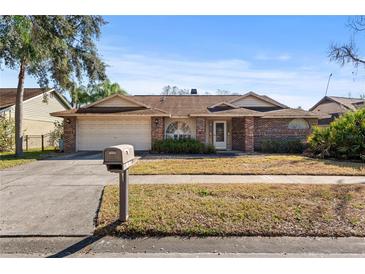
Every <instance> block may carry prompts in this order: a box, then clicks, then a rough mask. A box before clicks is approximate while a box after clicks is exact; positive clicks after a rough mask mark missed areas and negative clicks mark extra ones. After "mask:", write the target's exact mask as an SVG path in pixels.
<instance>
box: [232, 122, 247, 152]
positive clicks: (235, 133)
mask: <svg viewBox="0 0 365 274" xmlns="http://www.w3.org/2000/svg"><path fill="white" fill-rule="evenodd" d="M244 139H245V118H241V117H233V118H232V149H233V150H242V151H243V150H244V149H245V140H244Z"/></svg>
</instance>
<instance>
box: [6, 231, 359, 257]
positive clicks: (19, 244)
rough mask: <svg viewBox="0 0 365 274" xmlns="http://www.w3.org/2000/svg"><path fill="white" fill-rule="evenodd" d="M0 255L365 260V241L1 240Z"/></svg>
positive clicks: (309, 238)
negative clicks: (350, 258)
mask: <svg viewBox="0 0 365 274" xmlns="http://www.w3.org/2000/svg"><path fill="white" fill-rule="evenodd" d="M0 250H1V252H0V257H56V258H60V257H129V258H133V257H155V258H156V257H217V256H219V257H365V238H356V237H348V238H329V237H315V238H313V237H191V238H182V237H162V238H156V237H143V238H133V239H131V238H116V237H110V236H106V237H95V236H90V237H86V238H85V237H83V238H81V237H72V238H71V237H56V238H54V237H52V238H47V237H43V238H0Z"/></svg>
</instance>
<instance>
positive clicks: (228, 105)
mask: <svg viewBox="0 0 365 274" xmlns="http://www.w3.org/2000/svg"><path fill="white" fill-rule="evenodd" d="M224 106H226V107H231V108H237V107H238V106H235V105H233V104H231V103H228V102H219V103H216V104H214V105H211V106H209V107H208V108H216V107H224Z"/></svg>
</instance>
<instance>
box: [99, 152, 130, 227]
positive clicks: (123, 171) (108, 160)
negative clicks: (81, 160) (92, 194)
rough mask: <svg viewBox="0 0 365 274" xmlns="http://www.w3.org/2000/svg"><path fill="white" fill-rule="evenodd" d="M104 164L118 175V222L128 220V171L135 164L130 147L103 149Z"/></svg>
mask: <svg viewBox="0 0 365 274" xmlns="http://www.w3.org/2000/svg"><path fill="white" fill-rule="evenodd" d="M103 158H104V162H103V164H104V165H106V168H107V169H108V171H110V172H116V173H119V220H120V221H122V222H125V221H127V220H128V181H129V175H128V169H129V168H130V167H131V166H132V165H133V164H135V163H136V160H135V158H134V148H133V146H131V145H119V146H112V147H108V148H106V149H104V152H103Z"/></svg>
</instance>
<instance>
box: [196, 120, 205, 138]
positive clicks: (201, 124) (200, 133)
mask: <svg viewBox="0 0 365 274" xmlns="http://www.w3.org/2000/svg"><path fill="white" fill-rule="evenodd" d="M196 139H197V140H198V141H199V142H202V143H206V119H205V118H197V119H196Z"/></svg>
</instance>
